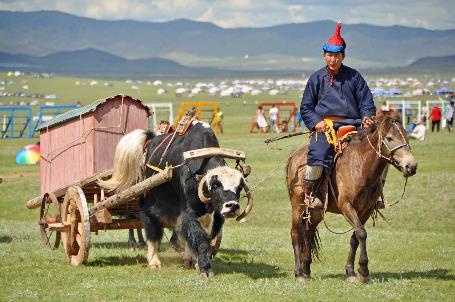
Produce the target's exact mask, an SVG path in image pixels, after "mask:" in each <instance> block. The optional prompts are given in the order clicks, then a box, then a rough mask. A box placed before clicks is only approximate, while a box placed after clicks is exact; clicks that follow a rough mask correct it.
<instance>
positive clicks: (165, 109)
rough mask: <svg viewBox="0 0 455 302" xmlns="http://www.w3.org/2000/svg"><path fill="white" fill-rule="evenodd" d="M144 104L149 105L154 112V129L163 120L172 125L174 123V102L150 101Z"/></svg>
mask: <svg viewBox="0 0 455 302" xmlns="http://www.w3.org/2000/svg"><path fill="white" fill-rule="evenodd" d="M144 105H146V106H147V107H149V108H150V109H151V110H152V112H153V115H152V121H153V128H152V129H154V128H155V127H156V125H157V124H158V123H159V122H160V121H161V120H167V121H169V123H170V124H171V125H172V124H174V111H173V109H172V103H148V104H144Z"/></svg>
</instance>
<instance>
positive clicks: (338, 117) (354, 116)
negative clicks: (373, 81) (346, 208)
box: [300, 23, 376, 208]
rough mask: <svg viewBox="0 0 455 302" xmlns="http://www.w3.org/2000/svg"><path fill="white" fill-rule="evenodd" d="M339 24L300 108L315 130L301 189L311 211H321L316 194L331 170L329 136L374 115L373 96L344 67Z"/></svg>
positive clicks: (368, 120)
mask: <svg viewBox="0 0 455 302" xmlns="http://www.w3.org/2000/svg"><path fill="white" fill-rule="evenodd" d="M340 29H341V23H338V24H337V26H336V31H335V33H334V34H333V36H332V37H331V38H330V39H329V40H328V41H327V43H325V44H324V46H323V48H322V49H323V50H324V59H325V61H326V63H327V65H326V66H325V67H323V68H321V69H319V70H318V71H316V72H314V73H313V74H312V75H311V76H310V78H309V80H308V83H307V85H306V87H305V91H304V93H303V97H302V103H301V105H300V114H301V116H302V120H303V121H304V122H305V125H306V126H307V127H308V129H310V130H312V131H314V132H313V133H312V134H311V136H310V142H309V147H308V165H307V167H306V172H305V178H304V187H305V203H306V204H307V205H308V206H309V207H311V208H322V206H323V204H322V201H321V196H320V193H319V185H320V183H321V178H322V177H321V175H322V172H323V169H324V168H330V167H331V165H332V163H333V159H334V155H335V152H334V147H333V145H332V144H331V143H330V142H331V141H332V139H331V137H330V133H331V132H332V131H336V130H338V128H340V127H341V126H343V125H354V126H355V127H360V126H361V125H362V124H363V127H368V125H369V124H370V123H371V117H372V116H374V115H375V111H376V110H375V105H374V102H373V95H372V94H371V92H370V89H369V88H368V85H367V83H366V82H365V80H364V79H363V77H362V76H361V75H360V73H359V72H358V71H357V70H355V69H353V68H350V67H348V66H346V65H343V60H344V58H345V49H346V43H345V41H344V39H343V38H342V37H341V34H340Z"/></svg>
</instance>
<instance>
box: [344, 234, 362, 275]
mask: <svg viewBox="0 0 455 302" xmlns="http://www.w3.org/2000/svg"><path fill="white" fill-rule="evenodd" d="M358 246H359V241H358V240H357V237H356V236H355V232H352V236H351V241H350V249H349V255H348V261H347V262H346V278H347V280H348V281H355V280H357V277H356V274H355V271H354V260H355V253H356V251H357V247H358Z"/></svg>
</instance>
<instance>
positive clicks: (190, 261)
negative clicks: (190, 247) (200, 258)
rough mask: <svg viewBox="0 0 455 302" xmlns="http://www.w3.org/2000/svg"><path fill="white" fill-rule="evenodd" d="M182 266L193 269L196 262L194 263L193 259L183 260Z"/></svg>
mask: <svg viewBox="0 0 455 302" xmlns="http://www.w3.org/2000/svg"><path fill="white" fill-rule="evenodd" d="M183 266H184V267H185V268H188V269H191V268H195V267H196V261H194V260H193V259H183Z"/></svg>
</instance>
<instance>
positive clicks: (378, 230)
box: [0, 77, 455, 301]
mask: <svg viewBox="0 0 455 302" xmlns="http://www.w3.org/2000/svg"><path fill="white" fill-rule="evenodd" d="M77 80H79V81H80V82H85V83H88V82H89V80H88V79H75V78H64V77H58V78H54V79H27V81H28V82H29V86H30V90H31V91H34V92H40V93H55V94H57V96H59V98H60V99H59V100H58V101H57V102H58V103H62V104H64V103H65V104H67V103H75V102H76V101H80V102H81V103H82V104H87V103H89V102H91V101H93V100H96V99H99V98H103V97H107V96H111V95H115V94H117V93H124V94H128V95H131V96H133V97H136V98H139V99H141V100H143V101H144V102H173V103H175V104H177V103H178V102H180V101H184V100H185V101H186V100H188V99H186V98H180V99H176V98H175V97H173V96H158V95H156V93H155V90H156V88H155V87H153V86H146V85H144V84H142V85H140V89H139V90H132V89H131V88H130V86H131V85H127V84H126V83H124V82H120V81H113V82H112V83H113V84H114V85H113V86H108V87H105V86H103V85H99V86H96V87H89V86H87V85H86V86H82V85H79V86H75V85H74V83H75V81H77ZM103 82H104V81H99V83H100V84H102V83H103ZM8 90H10V91H15V90H16V91H17V90H20V88H19V86H18V87H17V89H14V87H8ZM299 98H300V97H299V93H297V92H295V93H290V94H288V95H285V96H278V97H271V96H268V95H263V96H258V97H245V98H241V99H233V98H223V99H220V100H219V101H220V105H221V108H222V110H223V112H224V116H225V121H224V124H225V127H224V128H225V133H224V134H223V135H219V136H218V137H219V139H220V143H221V145H222V146H224V147H228V148H233V149H241V150H245V151H246V153H247V163H249V164H250V165H251V166H252V168H253V172H252V175H251V176H249V182H250V183H251V186H252V187H253V188H254V192H253V194H254V198H255V207H254V209H253V212H252V213H251V216H250V217H249V218H248V221H247V222H245V223H243V224H238V223H236V222H235V221H228V222H227V223H226V225H225V229H224V233H223V243H222V246H221V248H222V249H221V251H220V253H219V254H218V255H217V257H216V258H215V260H214V262H213V266H214V271H215V273H216V276H215V277H214V278H213V279H211V280H208V281H206V280H202V279H201V278H199V276H198V275H197V274H196V272H195V271H193V270H186V269H184V268H183V265H182V260H181V256H180V255H179V254H177V253H176V252H174V251H173V250H171V249H169V248H168V243H167V242H168V240H167V238H164V240H163V244H162V247H161V260H162V262H163V265H164V268H163V269H162V270H160V271H151V270H149V269H147V268H146V259H145V254H146V250H145V249H141V250H139V251H137V252H130V251H128V250H127V245H126V239H127V232H126V231H109V232H100V233H99V235H94V234H93V235H92V247H91V249H90V255H89V259H88V263H87V265H85V266H80V267H71V266H70V265H69V264H68V263H67V260H66V258H65V256H64V253H63V250H62V248H60V249H59V250H56V251H50V250H46V249H44V248H43V247H42V244H41V241H40V239H39V231H38V225H37V219H38V216H39V213H38V210H28V209H27V208H26V207H25V201H26V200H28V199H29V198H32V197H34V196H37V195H39V193H40V192H39V167H38V166H18V165H16V164H15V153H16V152H17V151H18V150H19V149H20V148H21V147H22V146H23V145H26V144H28V143H34V142H36V140H37V139H32V140H1V141H0V177H2V178H3V182H2V183H1V184H0V196H1V197H0V272H1V273H0V300H1V301H43V300H46V301H62V300H66V301H90V300H91V301H135V300H139V301H151V300H158V301H200V300H204V301H367V300H368V301H417V300H420V301H429V300H433V301H449V300H453V296H454V294H455V238H454V232H455V220H454V218H455V194H454V174H455V157H454V150H455V134H454V133H450V134H448V133H447V131H446V130H445V129H443V130H442V131H441V132H440V133H430V134H429V139H428V140H426V141H424V142H415V141H413V142H412V148H413V152H414V154H415V156H416V158H417V160H418V165H419V166H418V171H417V175H416V176H414V177H412V178H410V179H409V182H408V186H407V188H406V195H405V199H404V200H403V201H401V202H400V203H399V204H398V205H396V206H394V207H392V208H388V209H386V210H384V211H383V213H384V215H385V216H386V217H387V218H388V219H389V221H387V222H386V221H382V220H379V221H378V222H377V223H376V226H375V227H373V225H372V223H371V221H370V222H368V223H367V231H368V251H369V258H370V272H371V276H370V278H371V282H370V283H369V284H351V283H347V282H346V281H345V278H344V264H345V261H346V258H347V252H348V246H349V237H350V234H345V235H334V234H332V233H329V232H328V231H327V230H326V229H325V228H324V226H322V225H321V227H320V234H321V240H322V252H323V253H322V261H320V262H315V263H314V264H313V266H312V268H313V279H312V280H310V281H309V282H306V283H304V284H297V283H296V282H295V281H294V273H293V269H294V268H293V265H294V264H293V263H294V260H293V252H292V247H291V242H290V236H289V229H290V206H289V201H288V198H287V193H286V189H285V184H284V163H285V161H286V158H287V156H288V154H290V153H291V152H292V151H293V150H294V149H295V148H297V147H298V146H299V145H301V144H303V143H304V142H305V141H306V138H304V137H302V136H300V137H296V138H292V139H287V140H282V141H280V142H279V143H276V144H275V145H274V147H279V148H281V149H282V150H277V149H272V148H269V147H267V146H266V145H265V144H264V143H263V141H264V139H265V138H267V137H270V136H272V135H270V134H248V133H247V125H248V123H249V122H250V120H251V118H252V116H253V114H254V111H255V107H256V106H257V105H256V104H255V102H256V101H272V100H278V101H283V100H286V101H296V102H298V101H299ZM197 99H198V100H202V101H203V100H213V97H210V96H207V95H204V94H202V95H201V96H200V97H197ZM243 100H245V101H246V104H245V105H244V104H243ZM175 109H176V107H174V110H175ZM403 185H404V179H403V178H402V177H401V175H400V174H399V173H398V172H397V171H395V170H392V171H391V172H390V174H389V178H388V180H387V184H386V188H385V195H386V199H387V200H389V201H393V200H396V199H397V198H399V196H400V195H401V192H402V190H403ZM327 223H328V225H329V226H330V227H331V228H333V229H335V230H338V231H342V230H346V229H348V228H349V227H348V225H347V223H346V222H345V221H344V219H343V218H342V217H339V216H335V215H329V216H328V221H327ZM167 237H169V233H167ZM451 297H452V298H451Z"/></svg>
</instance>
